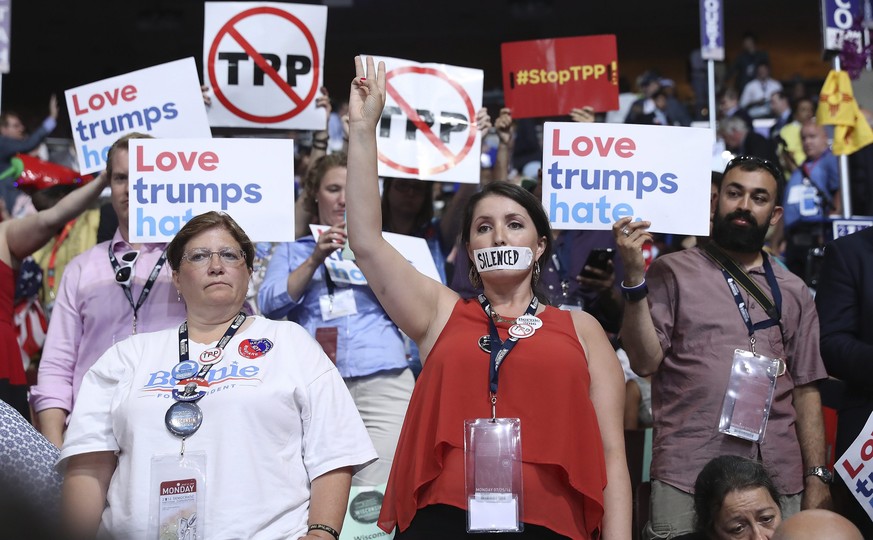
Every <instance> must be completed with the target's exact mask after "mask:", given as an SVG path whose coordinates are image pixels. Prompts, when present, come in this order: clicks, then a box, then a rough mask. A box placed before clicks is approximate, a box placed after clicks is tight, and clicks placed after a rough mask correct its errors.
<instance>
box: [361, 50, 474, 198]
mask: <svg viewBox="0 0 873 540" xmlns="http://www.w3.org/2000/svg"><path fill="white" fill-rule="evenodd" d="M376 60H377V61H384V62H385V64H386V70H387V71H386V76H385V83H386V84H385V86H386V93H387V96H386V103H385V108H384V110H383V112H382V118H381V119H380V121H379V126H378V128H377V134H378V146H379V175H381V176H390V177H400V178H419V179H423V180H440V181H449V182H465V183H477V182H478V181H479V153H480V147H481V145H480V139H479V135H478V130H477V127H476V125H475V119H476V111H477V110H478V109H479V108H480V107H481V104H482V80H483V77H482V71H480V70H475V69H468V68H459V67H453V66H443V65H434V64H415V63H412V62H409V61H406V60H398V59H394V58H377V59H376Z"/></svg>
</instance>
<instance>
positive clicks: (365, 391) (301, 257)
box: [258, 153, 415, 486]
mask: <svg viewBox="0 0 873 540" xmlns="http://www.w3.org/2000/svg"><path fill="white" fill-rule="evenodd" d="M346 174H347V173H346V155H345V154H343V153H335V154H330V155H328V156H325V157H323V158H321V159H319V160H318V161H317V162H316V163H315V164H314V165H313V166H312V168H311V169H310V170H309V173H307V176H306V179H305V181H304V188H303V189H304V193H303V194H302V195H301V197H304V199H305V200H304V203H305V204H306V205H307V206H308V207H309V211H310V213H311V215H313V216H316V217H317V218H318V223H319V224H320V227H319V228H318V229H317V230H318V232H319V233H320V234H318V235H317V236H311V235H310V236H305V237H303V238H300V239H298V240H297V241H296V242H290V243H286V244H279V245H278V246H276V249H275V251H274V252H273V256H272V258H271V259H270V263H269V265H268V266H267V272H266V274H265V275H264V282H263V283H262V284H261V288H260V290H259V291H258V303H259V305H260V308H261V311H262V312H263V313H264V315H265V316H267V317H269V318H271V319H284V318H286V317H287V318H288V319H289V320H292V321H294V322H296V323H298V324H300V325H301V326H303V327H304V328H305V329H306V330H308V331H309V332H310V334H312V335H313V336H315V339H316V340H317V341H318V342H319V343H320V344H321V346H322V347H323V348H324V350H325V352H326V353H327V355H328V357H330V359H331V360H333V362H334V363H335V364H336V366H337V368H338V369H339V372H340V375H342V376H343V379H344V380H345V383H346V386H347V387H348V389H349V392H351V394H352V399H354V400H355V405H357V407H358V412H359V413H360V414H361V417H362V418H363V420H364V424H365V425H366V426H367V432H368V433H369V434H370V439H371V440H372V441H373V445H374V446H375V447H376V451H377V452H378V453H379V460H378V461H377V462H376V463H374V464H372V465H370V466H369V467H367V468H366V469H364V470H362V471H360V472H359V473H358V474H357V475H356V476H355V478H354V479H353V483H354V484H355V485H360V486H379V485H381V484H384V483H385V482H386V481H387V480H388V472H389V471H390V470H391V463H392V461H393V459H394V449H395V448H396V447H397V438H398V437H399V436H400V427H401V426H402V424H403V417H404V415H405V414H406V407H407V405H408V404H409V398H410V396H411V395H412V387H413V386H414V384H415V379H414V377H413V375H412V370H410V369H409V363H408V362H407V359H406V348H405V346H404V344H403V338H402V336H401V335H400V332H399V331H398V330H397V326H395V325H394V323H393V322H391V319H389V318H388V315H386V314H385V310H383V309H382V306H381V305H379V301H378V300H377V298H376V295H375V294H374V293H373V290H372V289H371V288H370V287H369V286H368V285H367V283H366V281H365V280H364V279H363V276H362V275H361V273H360V270H358V268H357V267H356V266H355V265H354V262H353V261H351V260H349V255H348V253H347V252H344V251H342V248H343V247H344V246H345V244H346V218H345V214H346V201H347V200H348V198H347V197H346V191H345V188H346ZM406 264H409V263H406Z"/></svg>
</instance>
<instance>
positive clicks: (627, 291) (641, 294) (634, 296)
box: [621, 278, 649, 302]
mask: <svg viewBox="0 0 873 540" xmlns="http://www.w3.org/2000/svg"><path fill="white" fill-rule="evenodd" d="M621 294H622V296H624V299H625V300H627V301H628V302H639V301H640V300H642V299H643V298H645V297H646V295H648V294H649V286H648V285H646V279H645V278H643V281H642V282H641V283H639V284H637V285H634V286H633V287H626V286H625V284H624V282H623V281H622V282H621Z"/></svg>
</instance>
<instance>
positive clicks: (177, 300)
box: [176, 289, 182, 302]
mask: <svg viewBox="0 0 873 540" xmlns="http://www.w3.org/2000/svg"><path fill="white" fill-rule="evenodd" d="M181 301H182V291H180V290H179V289H176V302H181Z"/></svg>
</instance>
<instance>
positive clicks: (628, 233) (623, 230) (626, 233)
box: [621, 227, 631, 236]
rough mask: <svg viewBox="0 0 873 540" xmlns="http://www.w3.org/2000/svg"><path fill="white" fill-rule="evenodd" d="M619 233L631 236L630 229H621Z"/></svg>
mask: <svg viewBox="0 0 873 540" xmlns="http://www.w3.org/2000/svg"><path fill="white" fill-rule="evenodd" d="M621 233H622V234H623V235H625V236H630V234H631V232H630V229H628V228H627V227H625V228H623V229H622V230H621Z"/></svg>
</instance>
